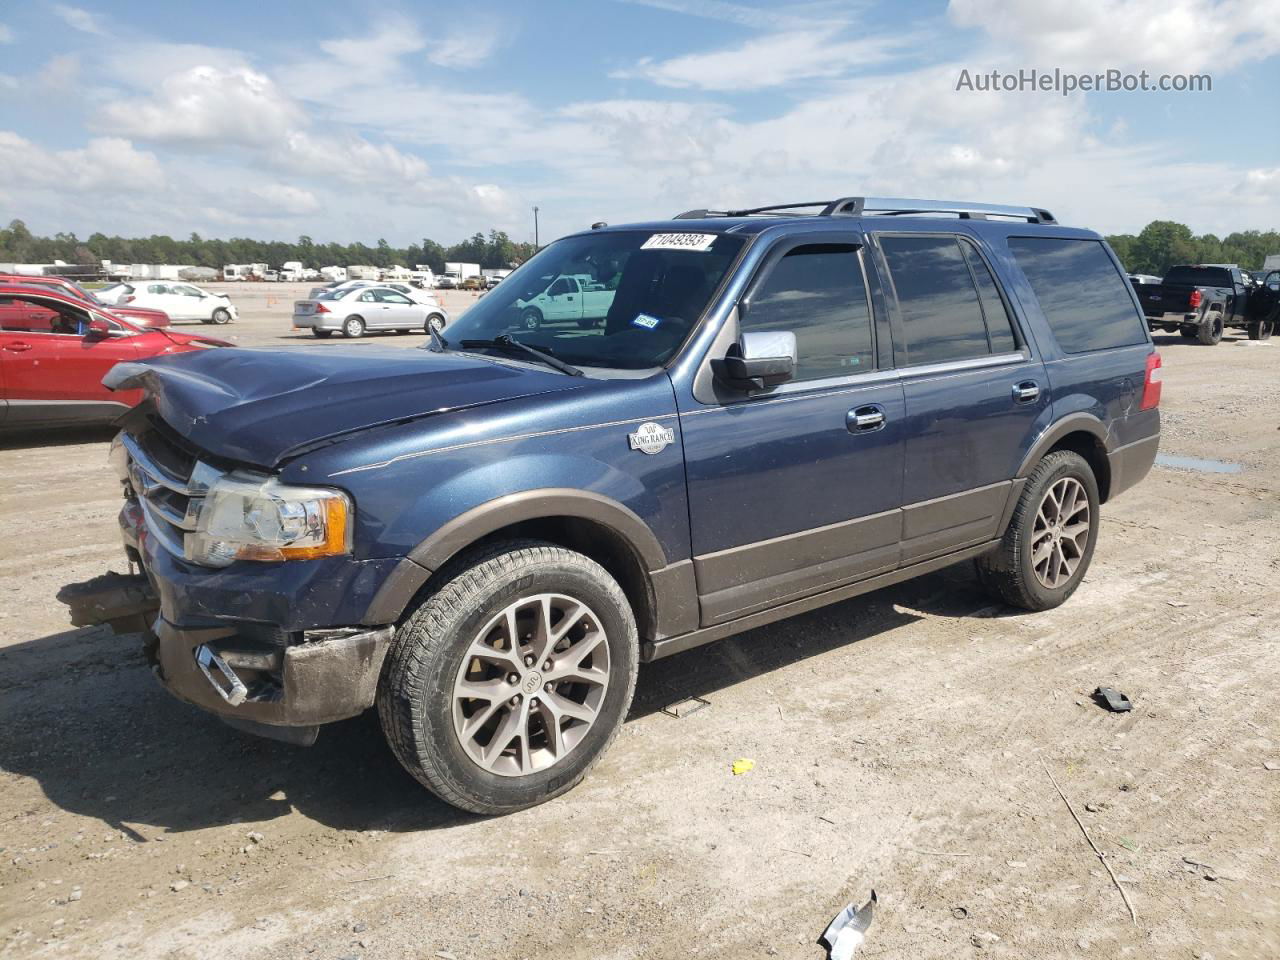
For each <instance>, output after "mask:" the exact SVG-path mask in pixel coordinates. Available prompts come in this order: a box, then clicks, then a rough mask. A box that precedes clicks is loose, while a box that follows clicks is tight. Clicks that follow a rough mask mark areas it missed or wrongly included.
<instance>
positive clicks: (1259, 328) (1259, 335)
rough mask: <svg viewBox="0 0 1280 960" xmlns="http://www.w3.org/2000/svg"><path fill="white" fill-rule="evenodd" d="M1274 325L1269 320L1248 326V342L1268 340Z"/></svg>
mask: <svg viewBox="0 0 1280 960" xmlns="http://www.w3.org/2000/svg"><path fill="white" fill-rule="evenodd" d="M1273 327H1274V324H1273V323H1272V322H1271V321H1270V320H1259V321H1258V322H1257V323H1251V324H1249V339H1250V340H1270V339H1271V331H1272V329H1273Z"/></svg>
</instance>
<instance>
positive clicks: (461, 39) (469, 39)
mask: <svg viewBox="0 0 1280 960" xmlns="http://www.w3.org/2000/svg"><path fill="white" fill-rule="evenodd" d="M505 32H506V31H505V29H504V27H503V25H502V22H501V21H498V20H492V21H489V22H485V21H480V22H473V21H468V22H467V25H466V27H465V28H463V29H459V30H447V31H445V32H443V33H441V34H439V35H437V36H434V37H432V38H431V39H430V40H429V41H428V42H427V59H428V60H429V61H430V62H432V63H434V64H435V65H436V66H438V67H451V68H455V69H465V68H467V67H478V66H479V65H480V64H482V63H484V62H485V61H486V60H488V59H489V58H490V57H492V56H493V55H494V53H495V52H497V50H498V48H499V46H501V45H502V43H503V41H504V39H505Z"/></svg>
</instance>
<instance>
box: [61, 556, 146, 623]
mask: <svg viewBox="0 0 1280 960" xmlns="http://www.w3.org/2000/svg"><path fill="white" fill-rule="evenodd" d="M58 601H59V602H60V603H65V604H66V605H67V607H68V608H69V611H70V613H71V623H72V624H73V625H74V626H77V627H94V626H97V625H99V624H106V625H107V626H109V627H110V628H111V629H112V631H114V632H115V633H117V634H125V633H142V634H150V633H151V625H152V624H153V623H154V622H155V619H156V616H157V615H158V614H159V612H160V598H159V597H158V596H156V593H155V591H154V590H152V589H151V584H150V583H149V582H148V581H147V578H146V577H145V576H143V575H142V574H140V573H134V574H124V573H116V572H115V571H114V570H112V571H108V572H107V573H104V574H102V575H101V576H97V577H94V578H93V579H92V580H85V581H84V582H82V583H68V584H67V585H66V586H64V587H63V588H62V589H61V590H59V591H58Z"/></svg>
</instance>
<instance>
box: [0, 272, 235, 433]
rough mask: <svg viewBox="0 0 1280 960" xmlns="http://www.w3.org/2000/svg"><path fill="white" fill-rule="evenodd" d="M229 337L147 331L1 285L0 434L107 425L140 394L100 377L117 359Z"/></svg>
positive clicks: (55, 297)
mask: <svg viewBox="0 0 1280 960" xmlns="http://www.w3.org/2000/svg"><path fill="white" fill-rule="evenodd" d="M229 346H231V344H230V343H227V342H226V341H225V340H215V339H214V338H212V337H202V336H197V335H194V334H189V333H173V332H171V331H169V330H144V329H142V328H141V327H137V326H134V325H133V324H132V323H129V322H128V321H126V320H123V319H121V318H120V317H115V316H112V315H111V314H110V313H109V312H108V311H106V310H100V309H92V308H90V307H88V306H86V305H85V303H84V302H83V301H82V300H78V299H73V298H71V297H68V296H63V295H62V294H60V293H55V292H53V290H49V291H47V292H46V291H42V290H36V289H33V288H32V287H28V286H25V285H18V284H7V283H0V431H11V430H31V429H37V428H45V427H53V426H68V425H77V426H87V425H93V424H107V423H111V422H113V421H114V420H115V419H116V417H118V416H119V415H120V414H122V413H124V412H125V411H126V410H127V409H129V408H130V407H132V406H133V405H134V404H136V403H138V402H139V401H140V400H141V399H142V391H141V390H127V391H124V392H121V393H113V392H112V391H110V390H108V389H107V388H106V387H104V386H103V385H102V378H103V377H104V376H105V375H106V373H107V371H108V370H110V369H111V368H112V367H113V366H115V365H116V364H117V363H120V362H122V361H125V360H142V359H145V358H147V357H158V356H162V355H164V354H170V353H185V352H187V351H189V350H199V349H203V348H208V347H229Z"/></svg>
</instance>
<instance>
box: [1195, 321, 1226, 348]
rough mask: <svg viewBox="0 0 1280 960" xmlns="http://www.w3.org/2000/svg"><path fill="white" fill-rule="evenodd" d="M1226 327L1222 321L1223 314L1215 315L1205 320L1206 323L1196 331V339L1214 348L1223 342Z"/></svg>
mask: <svg viewBox="0 0 1280 960" xmlns="http://www.w3.org/2000/svg"><path fill="white" fill-rule="evenodd" d="M1224 329H1225V325H1224V323H1223V320H1222V314H1220V313H1213V314H1210V315H1209V316H1208V317H1206V318H1205V321H1204V323H1202V324H1200V326H1199V327H1198V328H1197V330H1196V339H1197V340H1198V341H1200V342H1201V343H1203V344H1204V345H1205V346H1206V347H1212V346H1214V345H1215V344H1217V343H1218V342H1219V341H1220V340H1222V332H1223V330H1224Z"/></svg>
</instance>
